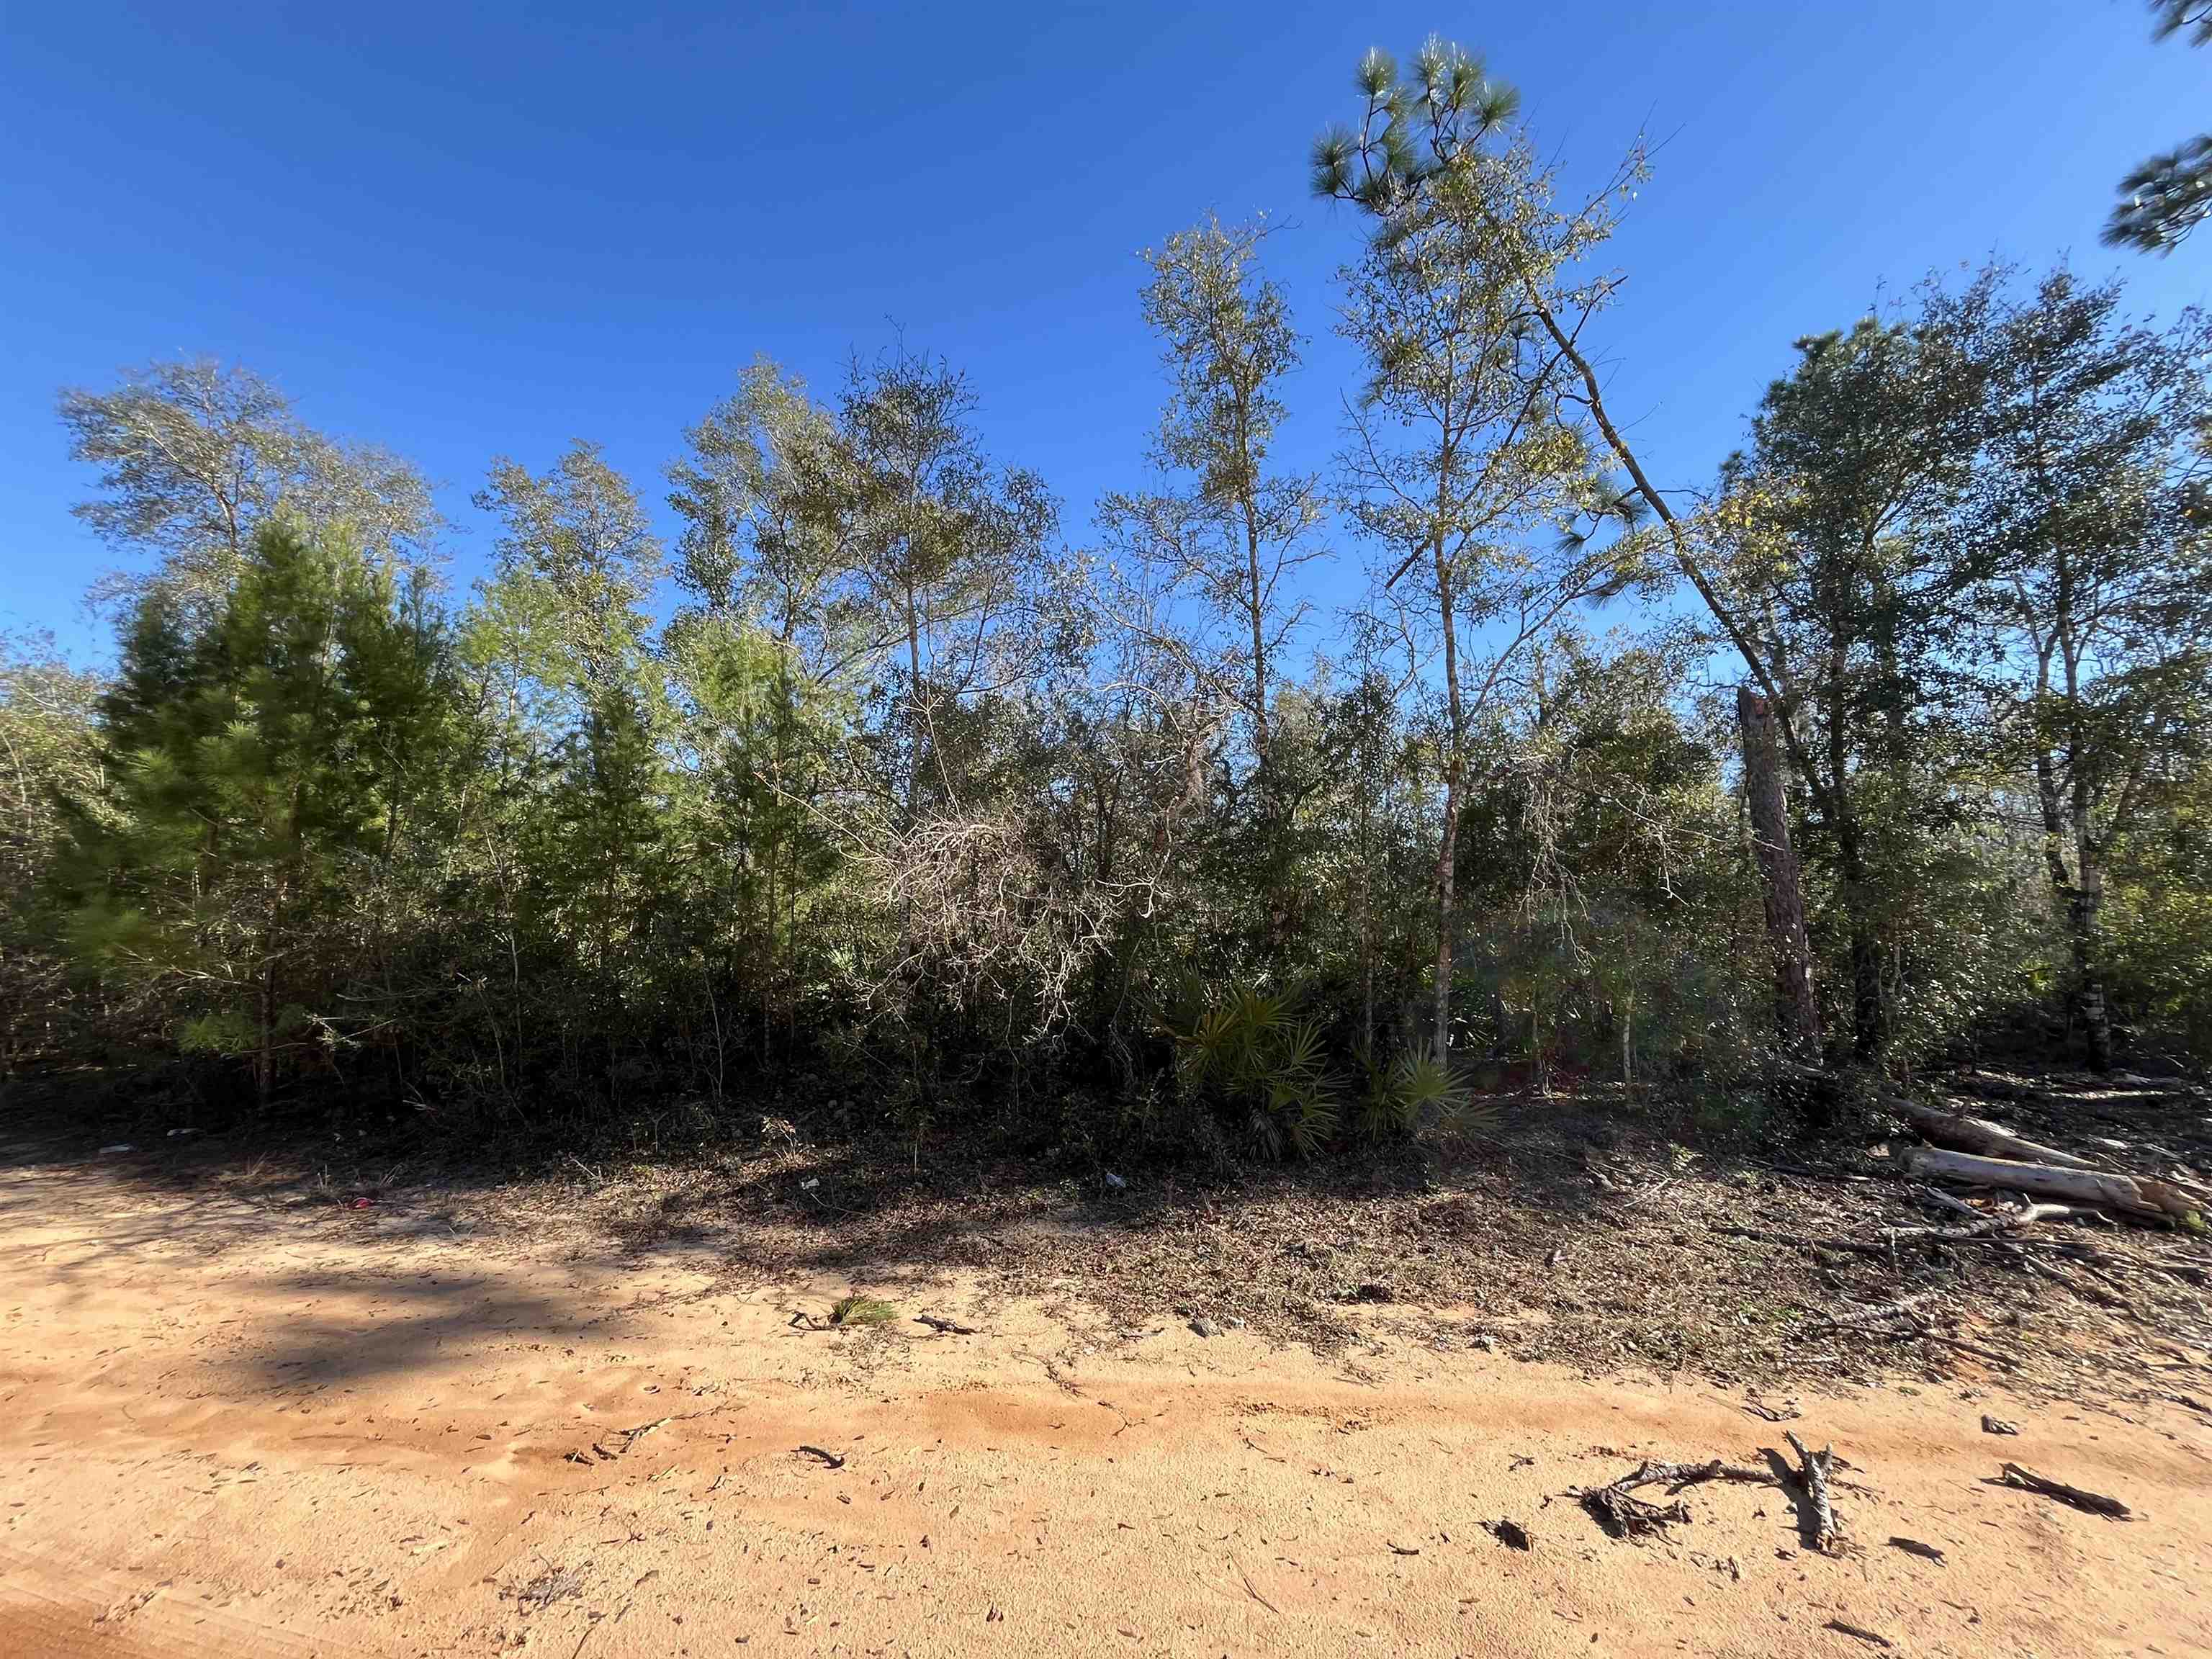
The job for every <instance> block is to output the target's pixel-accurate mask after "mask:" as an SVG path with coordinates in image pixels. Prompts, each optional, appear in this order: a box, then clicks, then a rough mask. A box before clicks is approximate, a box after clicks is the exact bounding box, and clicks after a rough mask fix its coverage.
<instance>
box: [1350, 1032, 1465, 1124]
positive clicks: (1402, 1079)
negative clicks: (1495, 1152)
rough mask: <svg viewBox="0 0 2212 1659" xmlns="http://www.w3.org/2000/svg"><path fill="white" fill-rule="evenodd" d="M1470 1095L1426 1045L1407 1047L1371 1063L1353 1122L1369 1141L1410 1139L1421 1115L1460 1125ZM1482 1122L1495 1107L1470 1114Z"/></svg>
mask: <svg viewBox="0 0 2212 1659" xmlns="http://www.w3.org/2000/svg"><path fill="white" fill-rule="evenodd" d="M1470 1114H1475V1108H1474V1095H1473V1093H1472V1092H1471V1091H1469V1089H1468V1085H1466V1084H1465V1083H1464V1082H1462V1080H1461V1079H1458V1078H1456V1077H1455V1076H1454V1075H1453V1074H1452V1070H1451V1067H1450V1066H1448V1065H1446V1064H1445V1063H1444V1062H1443V1061H1442V1060H1438V1059H1437V1057H1436V1056H1435V1055H1434V1054H1431V1053H1430V1052H1429V1051H1428V1050H1427V1049H1425V1048H1409V1049H1407V1051H1406V1052H1405V1053H1404V1054H1400V1055H1399V1056H1398V1058H1397V1059H1396V1060H1394V1061H1392V1062H1391V1063H1390V1064H1389V1065H1388V1066H1369V1067H1368V1071H1367V1091H1366V1092H1365V1094H1364V1095H1363V1096H1362V1097H1360V1102H1359V1110H1358V1117H1357V1119H1356V1120H1355V1127H1357V1128H1358V1132H1359V1138H1360V1139H1362V1140H1364V1141H1366V1142H1368V1143H1369V1144H1370V1146H1380V1145H1383V1143H1385V1142H1388V1141H1393V1140H1406V1139H1411V1138H1412V1136H1413V1132H1414V1131H1415V1130H1417V1129H1419V1127H1421V1123H1422V1121H1423V1119H1424V1118H1425V1117H1426V1118H1431V1119H1433V1121H1436V1122H1437V1123H1439V1124H1441V1125H1443V1127H1447V1128H1450V1129H1455V1130H1464V1129H1466V1128H1468V1127H1469V1122H1468V1119H1469V1115H1470ZM1475 1115H1478V1116H1481V1117H1483V1121H1484V1122H1485V1124H1487V1122H1488V1121H1492V1120H1493V1119H1494V1118H1495V1115H1496V1114H1495V1111H1494V1110H1490V1111H1488V1112H1487V1113H1486V1114H1475Z"/></svg>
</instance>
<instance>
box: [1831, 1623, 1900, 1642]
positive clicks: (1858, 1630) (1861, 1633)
mask: <svg viewBox="0 0 2212 1659" xmlns="http://www.w3.org/2000/svg"><path fill="white" fill-rule="evenodd" d="M1828 1628H1829V1629H1830V1630H1832V1631H1838V1632H1842V1633H1843V1634H1844V1635H1845V1636H1855V1637H1857V1638H1858V1639H1859V1640H1860V1641H1862V1642H1871V1643H1873V1644H1874V1645H1875V1646H1876V1647H1878V1648H1893V1647H1895V1646H1896V1645H1897V1644H1896V1643H1894V1642H1893V1641H1891V1640H1890V1639H1889V1638H1887V1636H1880V1635H1877V1634H1875V1632H1873V1631H1870V1630H1869V1629H1867V1628H1866V1627H1865V1626H1863V1625H1854V1624H1852V1623H1851V1622H1850V1620H1844V1619H1831V1620H1828Z"/></svg>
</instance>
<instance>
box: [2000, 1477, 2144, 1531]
mask: <svg viewBox="0 0 2212 1659" xmlns="http://www.w3.org/2000/svg"><path fill="white" fill-rule="evenodd" d="M1990 1485H1991V1486H2018V1487H2020V1488H2021V1490H2022V1491H2025V1492H2039V1493H2041V1494H2042V1495H2043V1496H2044V1497H2045V1498H2057V1500H2058V1501H2059V1502H2060V1503H2062V1504H2072V1505H2073V1506H2074V1507H2075V1509H2077V1510H2087V1512H2088V1513H2089V1514H2091V1515H2101V1516H2106V1518H2107V1519H2109V1520H2113V1521H2126V1520H2130V1519H2132V1518H2133V1516H2134V1515H2135V1511H2134V1510H2130V1508H2129V1507H2128V1506H2127V1505H2126V1504H2123V1503H2122V1502H2120V1500H2119V1499H2118V1498H2107V1497H2106V1496H2105V1494H2104V1493H2102V1492H2090V1491H2087V1490H2086V1489H2085V1488H2083V1487H2081V1486H2068V1485H2067V1484H2066V1483H2065V1482H2064V1481H2063V1480H2051V1479H2049V1478H2048V1477H2047V1476H2045V1475H2040V1474H2036V1473H2035V1471H2034V1470H2033V1469H2024V1468H2021V1466H2020V1465H2019V1464H2017V1463H2007V1464H2006V1465H2005V1466H2004V1467H2003V1468H2002V1470H2000V1471H1999V1472H1998V1474H1996V1476H1995V1477H1993V1478H1992V1479H1991V1480H1990Z"/></svg>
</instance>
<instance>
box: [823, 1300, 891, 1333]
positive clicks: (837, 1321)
mask: <svg viewBox="0 0 2212 1659" xmlns="http://www.w3.org/2000/svg"><path fill="white" fill-rule="evenodd" d="M897 1317H898V1310H897V1309H896V1308H894V1307H893V1306H891V1304H890V1303H888V1302H886V1301H884V1299H883V1298H882V1297H875V1296H841V1297H838V1298H837V1299H836V1301H835V1302H833V1303H831V1304H829V1322H830V1323H831V1324H832V1325H834V1326H836V1328H838V1329H839V1330H841V1331H842V1330H851V1329H854V1328H860V1327H862V1326H867V1325H888V1324H890V1323H891V1322H892V1321H894V1320H896V1318H897Z"/></svg>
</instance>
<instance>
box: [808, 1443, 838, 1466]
mask: <svg viewBox="0 0 2212 1659" xmlns="http://www.w3.org/2000/svg"><path fill="white" fill-rule="evenodd" d="M799 1450H800V1451H803V1452H805V1454H806V1455H808V1456H809V1457H818V1458H820V1459H821V1460H822V1462H823V1467H824V1468H832V1469H842V1468H844V1467H845V1460H844V1459H843V1458H842V1457H840V1456H838V1455H837V1454H836V1453H835V1452H826V1451H823V1449H822V1448H821V1447H819V1446H801V1447H799Z"/></svg>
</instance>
